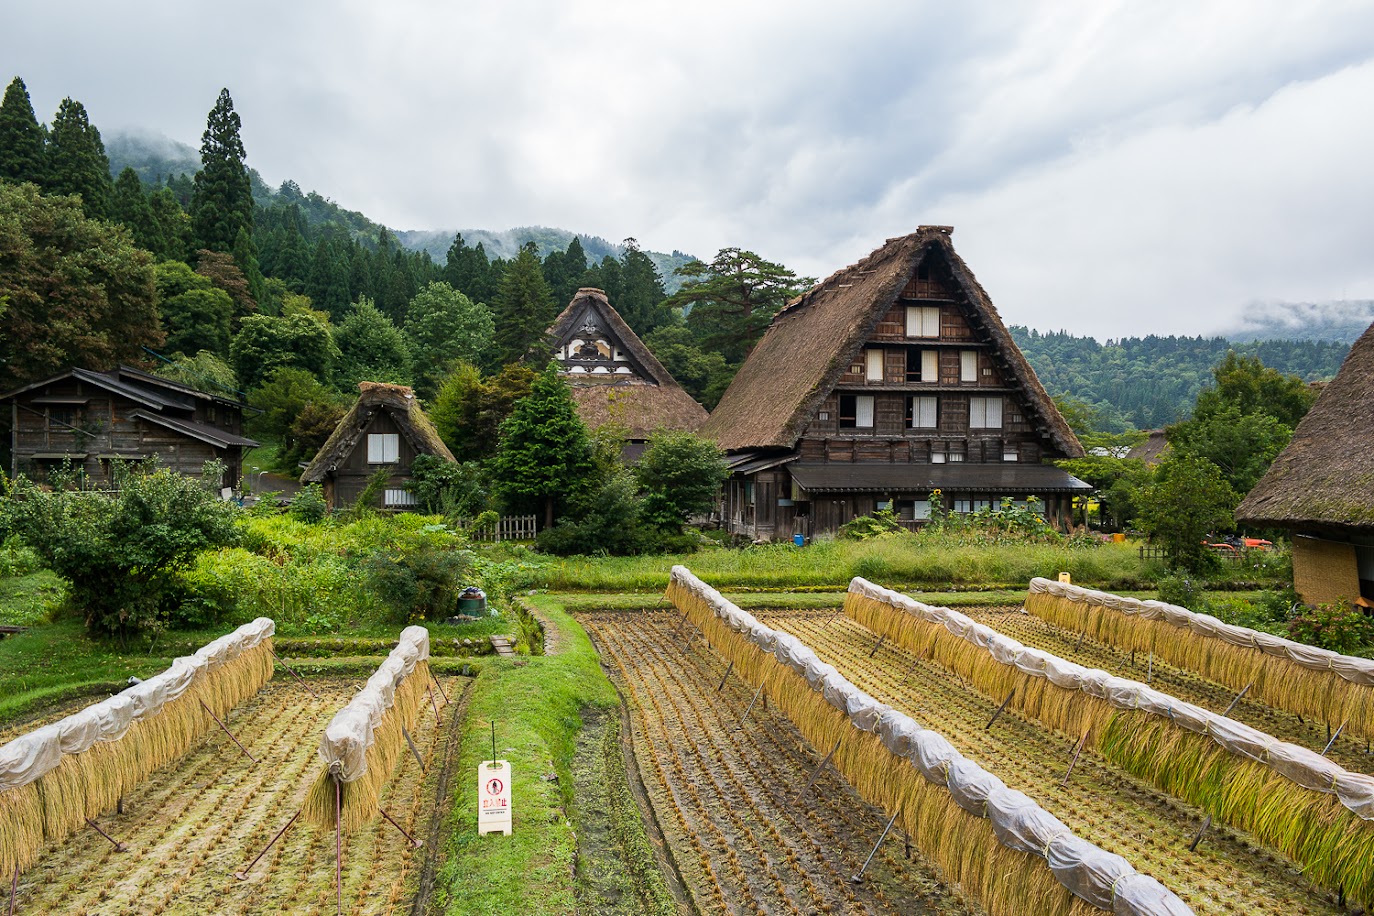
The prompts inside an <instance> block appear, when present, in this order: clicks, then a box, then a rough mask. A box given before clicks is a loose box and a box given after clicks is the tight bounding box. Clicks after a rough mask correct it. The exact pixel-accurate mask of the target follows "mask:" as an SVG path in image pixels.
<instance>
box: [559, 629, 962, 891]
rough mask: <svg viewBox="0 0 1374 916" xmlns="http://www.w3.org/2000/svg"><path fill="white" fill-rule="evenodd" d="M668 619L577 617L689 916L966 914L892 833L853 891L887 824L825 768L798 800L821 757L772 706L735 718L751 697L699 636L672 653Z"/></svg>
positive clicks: (674, 642) (676, 646)
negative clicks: (628, 734) (628, 737)
mask: <svg viewBox="0 0 1374 916" xmlns="http://www.w3.org/2000/svg"><path fill="white" fill-rule="evenodd" d="M677 618H678V613H677V612H676V611H672V610H669V611H660V612H645V613H636V614H624V613H606V614H590V615H584V616H580V618H579V619H580V620H581V621H582V622H583V623H584V624H585V625H586V626H587V628H588V631H589V632H590V633H591V634H592V636H593V638H594V639H595V640H596V642H597V644H598V646H599V647H600V648H601V650H602V653H603V660H604V661H605V662H606V663H607V665H608V666H613V677H614V679H615V680H616V681H617V684H618V686H619V687H620V689H621V691H622V693H623V695H624V696H625V697H626V699H627V701H628V703H627V705H628V708H629V717H630V721H631V723H632V731H633V738H634V746H635V752H636V756H637V758H638V761H639V765H640V768H641V775H642V776H643V780H644V785H645V787H646V790H647V794H648V797H649V800H650V803H651V805H652V807H653V811H654V814H655V816H656V819H657V821H658V822H659V824H661V825H662V829H663V833H664V835H665V837H666V839H667V842H668V844H669V845H670V846H671V848H672V853H673V858H674V859H675V861H676V862H677V864H678V867H679V869H680V870H681V873H682V877H683V880H684V883H685V884H686V886H687V887H688V889H689V890H690V893H691V894H692V897H693V904H694V906H695V907H696V909H697V910H698V911H699V912H701V913H738V914H755V913H780V914H781V913H790V914H811V913H902V914H913V916H916V914H950V913H970V912H976V910H975V909H973V908H972V907H971V906H970V905H969V904H968V903H966V902H965V901H964V900H963V899H962V897H961V895H960V894H959V893H958V892H957V891H954V890H952V889H950V888H947V887H945V886H944V885H942V884H941V883H940V881H939V877H938V875H937V873H936V872H935V871H934V869H932V868H931V867H930V866H929V865H927V864H926V863H924V862H923V861H921V859H920V858H919V856H917V855H916V854H915V853H914V852H912V854H911V856H910V858H908V857H907V850H906V848H905V846H904V843H903V840H902V838H901V836H900V835H899V834H898V833H894V834H893V835H892V836H890V837H889V839H888V840H887V842H886V843H884V844H883V846H882V847H881V849H880V850H879V852H878V855H877V856H876V857H875V858H874V862H873V865H871V866H870V867H869V871H868V874H867V876H866V878H865V880H864V881H863V882H862V883H857V884H856V883H853V882H851V881H850V876H852V875H853V874H854V873H855V872H856V871H858V869H859V866H860V865H861V864H862V863H863V861H864V858H865V857H866V856H867V855H868V854H869V852H870V850H872V848H873V845H874V843H875V842H876V841H877V839H878V836H879V834H880V833H881V832H882V828H883V825H884V823H885V821H886V819H885V818H884V817H882V815H881V812H879V811H877V810H876V809H874V808H872V807H871V806H869V805H867V804H865V803H864V802H863V801H862V800H861V799H860V798H859V797H858V796H857V795H856V794H855V793H854V792H853V791H852V790H851V789H850V788H849V787H848V786H847V785H846V784H845V783H844V782H843V781H842V780H841V779H840V778H839V777H838V776H837V775H836V774H835V772H834V771H833V769H831V768H829V767H827V768H825V770H824V771H822V774H821V776H820V778H819V779H818V780H817V781H816V784H815V787H814V788H813V789H812V791H811V792H810V793H809V794H808V795H807V796H806V797H805V798H804V799H801V800H799V799H798V791H799V789H800V788H801V787H802V785H803V784H804V783H805V782H806V780H807V777H808V775H809V774H810V773H811V771H812V770H813V769H814V768H815V766H816V764H817V763H819V762H820V757H821V756H822V755H821V754H817V753H816V752H815V751H814V750H813V749H812V748H811V747H810V746H809V745H808V744H807V743H806V742H805V741H804V740H803V739H802V738H801V736H800V735H799V734H797V732H796V730H795V729H794V728H793V727H792V726H791V723H789V722H788V721H787V720H786V718H785V717H783V716H781V715H780V714H779V713H778V712H777V711H776V709H770V708H765V707H764V706H763V705H759V704H756V705H755V707H754V708H753V709H752V710H751V711H750V714H749V717H748V719H747V720H745V721H741V720H742V718H743V714H744V712H745V710H746V708H747V707H748V706H749V705H750V701H751V699H752V696H753V691H752V690H751V689H749V687H748V685H746V684H745V683H744V682H742V681H741V680H739V679H738V678H736V677H734V676H733V675H729V676H727V671H726V664H725V663H724V662H723V661H721V659H720V658H719V657H718V656H716V655H715V653H713V652H710V651H709V650H708V649H707V647H706V646H705V644H704V643H703V642H701V641H700V640H699V639H698V640H696V641H694V643H693V645H692V647H691V648H690V649H689V650H688V651H687V652H686V653H685V654H684V653H683V652H682V650H681V646H682V643H683V641H682V638H681V636H679V638H678V639H677V640H674V639H673V638H672V630H673V626H674V624H675V623H676V622H677ZM698 635H699V634H698ZM722 681H723V683H724V686H723V687H722V688H720V689H719V691H718V689H717V688H718V685H720V684H721V683H722Z"/></svg>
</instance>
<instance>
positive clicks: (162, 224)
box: [148, 188, 191, 261]
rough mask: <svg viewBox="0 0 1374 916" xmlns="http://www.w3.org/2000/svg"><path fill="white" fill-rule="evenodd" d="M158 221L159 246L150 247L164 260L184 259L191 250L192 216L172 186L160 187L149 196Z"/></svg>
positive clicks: (150, 249)
mask: <svg viewBox="0 0 1374 916" xmlns="http://www.w3.org/2000/svg"><path fill="white" fill-rule="evenodd" d="M148 206H149V208H150V209H151V210H152V213H153V220H154V221H155V222H156V223H157V233H158V234H157V247H156V248H149V249H148V250H149V251H151V252H152V253H153V254H155V255H157V256H158V257H159V258H161V259H162V260H164V261H184V260H186V257H187V254H188V253H189V252H190V250H191V217H190V216H188V215H187V214H186V211H185V210H184V209H182V206H181V204H180V203H178V202H177V196H176V194H174V193H173V192H172V190H171V189H170V188H158V189H157V190H156V191H154V192H153V193H152V194H151V195H150V196H149V198H148Z"/></svg>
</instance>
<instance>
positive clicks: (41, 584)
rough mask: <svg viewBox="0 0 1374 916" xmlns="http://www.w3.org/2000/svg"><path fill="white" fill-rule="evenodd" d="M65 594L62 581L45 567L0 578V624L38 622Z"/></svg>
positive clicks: (25, 624) (30, 624) (17, 625)
mask: <svg viewBox="0 0 1374 916" xmlns="http://www.w3.org/2000/svg"><path fill="white" fill-rule="evenodd" d="M66 593H67V587H66V586H65V585H64V584H63V582H62V580H61V579H59V578H58V577H57V576H56V575H55V574H53V573H50V572H48V571H47V570H43V571H41V572H35V573H30V574H28V575H23V576H11V577H8V578H0V624H3V625H8V626H14V627H31V626H33V625H34V624H38V623H42V622H43V621H44V620H46V619H47V617H48V612H49V609H50V608H52V607H53V605H55V604H57V603H58V602H60V601H61V600H62V598H63V596H64V595H65V594H66Z"/></svg>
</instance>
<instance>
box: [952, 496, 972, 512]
mask: <svg viewBox="0 0 1374 916" xmlns="http://www.w3.org/2000/svg"><path fill="white" fill-rule="evenodd" d="M954 511H955V512H958V513H960V514H961V515H967V514H968V513H970V512H972V511H973V500H971V499H956V500H955V501H954Z"/></svg>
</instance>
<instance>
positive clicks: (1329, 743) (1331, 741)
mask: <svg viewBox="0 0 1374 916" xmlns="http://www.w3.org/2000/svg"><path fill="white" fill-rule="evenodd" d="M1343 731H1345V723H1344V722H1342V723H1341V726H1340V728H1338V729H1336V734H1334V735H1332V736H1331V740H1330V741H1328V742H1326V747H1324V748H1322V754H1321V755H1322V756H1323V757H1325V756H1326V752H1327V751H1329V750H1331V745H1333V744H1335V743H1336V739H1337V738H1339V737H1340V736H1341V732H1343Z"/></svg>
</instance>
